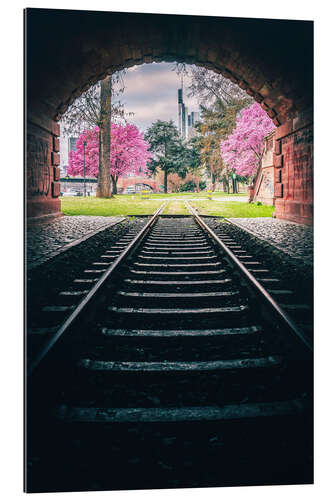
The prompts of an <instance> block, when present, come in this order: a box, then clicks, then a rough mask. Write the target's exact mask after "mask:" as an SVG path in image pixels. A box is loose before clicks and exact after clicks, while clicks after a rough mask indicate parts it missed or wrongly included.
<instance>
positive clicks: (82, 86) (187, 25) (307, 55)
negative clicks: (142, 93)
mask: <svg viewBox="0 0 333 500" xmlns="http://www.w3.org/2000/svg"><path fill="white" fill-rule="evenodd" d="M312 29H313V25H312V23H311V22H300V21H278V20H260V19H237V18H214V17H201V16H179V15H159V14H128V13H125V14H124V13H111V12H108V13H102V12H86V11H61V10H45V9H28V10H27V84H28V95H27V104H28V113H27V119H28V128H29V127H30V124H31V127H30V129H31V130H32V135H36V130H35V129H34V127H38V128H39V129H41V130H43V131H44V132H45V131H48V132H49V134H50V135H51V136H52V137H51V139H50V138H49V146H50V147H49V153H50V165H51V166H52V167H56V166H57V162H58V150H59V147H58V143H57V135H58V134H59V129H58V127H57V123H56V122H57V121H58V120H59V119H60V118H61V116H62V114H63V113H64V112H65V111H66V110H67V108H68V106H69V105H70V104H71V103H72V102H73V101H74V99H75V98H76V97H78V96H79V95H81V93H82V92H84V91H85V90H87V88H89V86H91V85H92V84H94V83H96V82H97V81H98V80H100V79H103V78H104V77H105V76H106V75H107V74H110V73H112V72H114V71H116V70H119V69H122V68H126V67H130V66H133V65H136V64H142V63H151V62H162V61H179V62H182V61H184V62H186V63H194V64H197V65H201V66H204V67H206V68H207V69H211V70H213V71H216V72H218V73H221V74H223V75H224V76H226V77H227V78H229V79H230V80H232V81H233V82H235V83H237V84H238V85H239V86H240V87H241V88H242V89H244V90H246V92H247V93H248V94H249V95H250V96H252V97H253V98H254V99H255V100H256V101H258V102H259V103H260V104H261V106H262V107H263V108H264V109H265V110H266V111H267V113H268V115H269V116H270V117H271V118H272V119H273V121H274V123H275V124H276V125H277V126H280V125H282V124H286V123H287V122H289V121H290V120H291V119H293V118H295V117H297V116H298V115H299V114H300V113H302V112H303V111H304V110H306V109H308V108H311V107H312V87H313V82H312V51H313V48H312ZM39 134H41V132H40V131H39ZM37 147H39V146H37ZM32 149H33V147H32ZM55 175H57V174H55ZM51 177H52V176H51ZM50 196H51V197H53V198H57V187H56V179H53V183H52V182H51V189H50ZM51 201H52V200H51ZM58 206H59V205H58Z"/></svg>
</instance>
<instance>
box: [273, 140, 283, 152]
mask: <svg viewBox="0 0 333 500" xmlns="http://www.w3.org/2000/svg"><path fill="white" fill-rule="evenodd" d="M281 150H282V148H281V141H275V150H274V153H275V154H276V155H280V154H281Z"/></svg>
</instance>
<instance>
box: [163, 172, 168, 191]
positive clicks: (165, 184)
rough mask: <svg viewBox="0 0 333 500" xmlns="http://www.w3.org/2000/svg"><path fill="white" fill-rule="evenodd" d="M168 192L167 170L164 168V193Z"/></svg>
mask: <svg viewBox="0 0 333 500" xmlns="http://www.w3.org/2000/svg"><path fill="white" fill-rule="evenodd" d="M167 192H168V171H167V169H165V170H164V193H167Z"/></svg>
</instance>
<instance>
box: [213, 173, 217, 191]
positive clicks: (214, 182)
mask: <svg viewBox="0 0 333 500" xmlns="http://www.w3.org/2000/svg"><path fill="white" fill-rule="evenodd" d="M215 187H216V175H215V174H212V191H213V192H214V191H215Z"/></svg>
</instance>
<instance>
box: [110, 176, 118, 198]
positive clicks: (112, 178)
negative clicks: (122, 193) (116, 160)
mask: <svg viewBox="0 0 333 500" xmlns="http://www.w3.org/2000/svg"><path fill="white" fill-rule="evenodd" d="M111 181H112V194H117V193H118V189H117V182H118V177H114V176H113V175H111Z"/></svg>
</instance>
